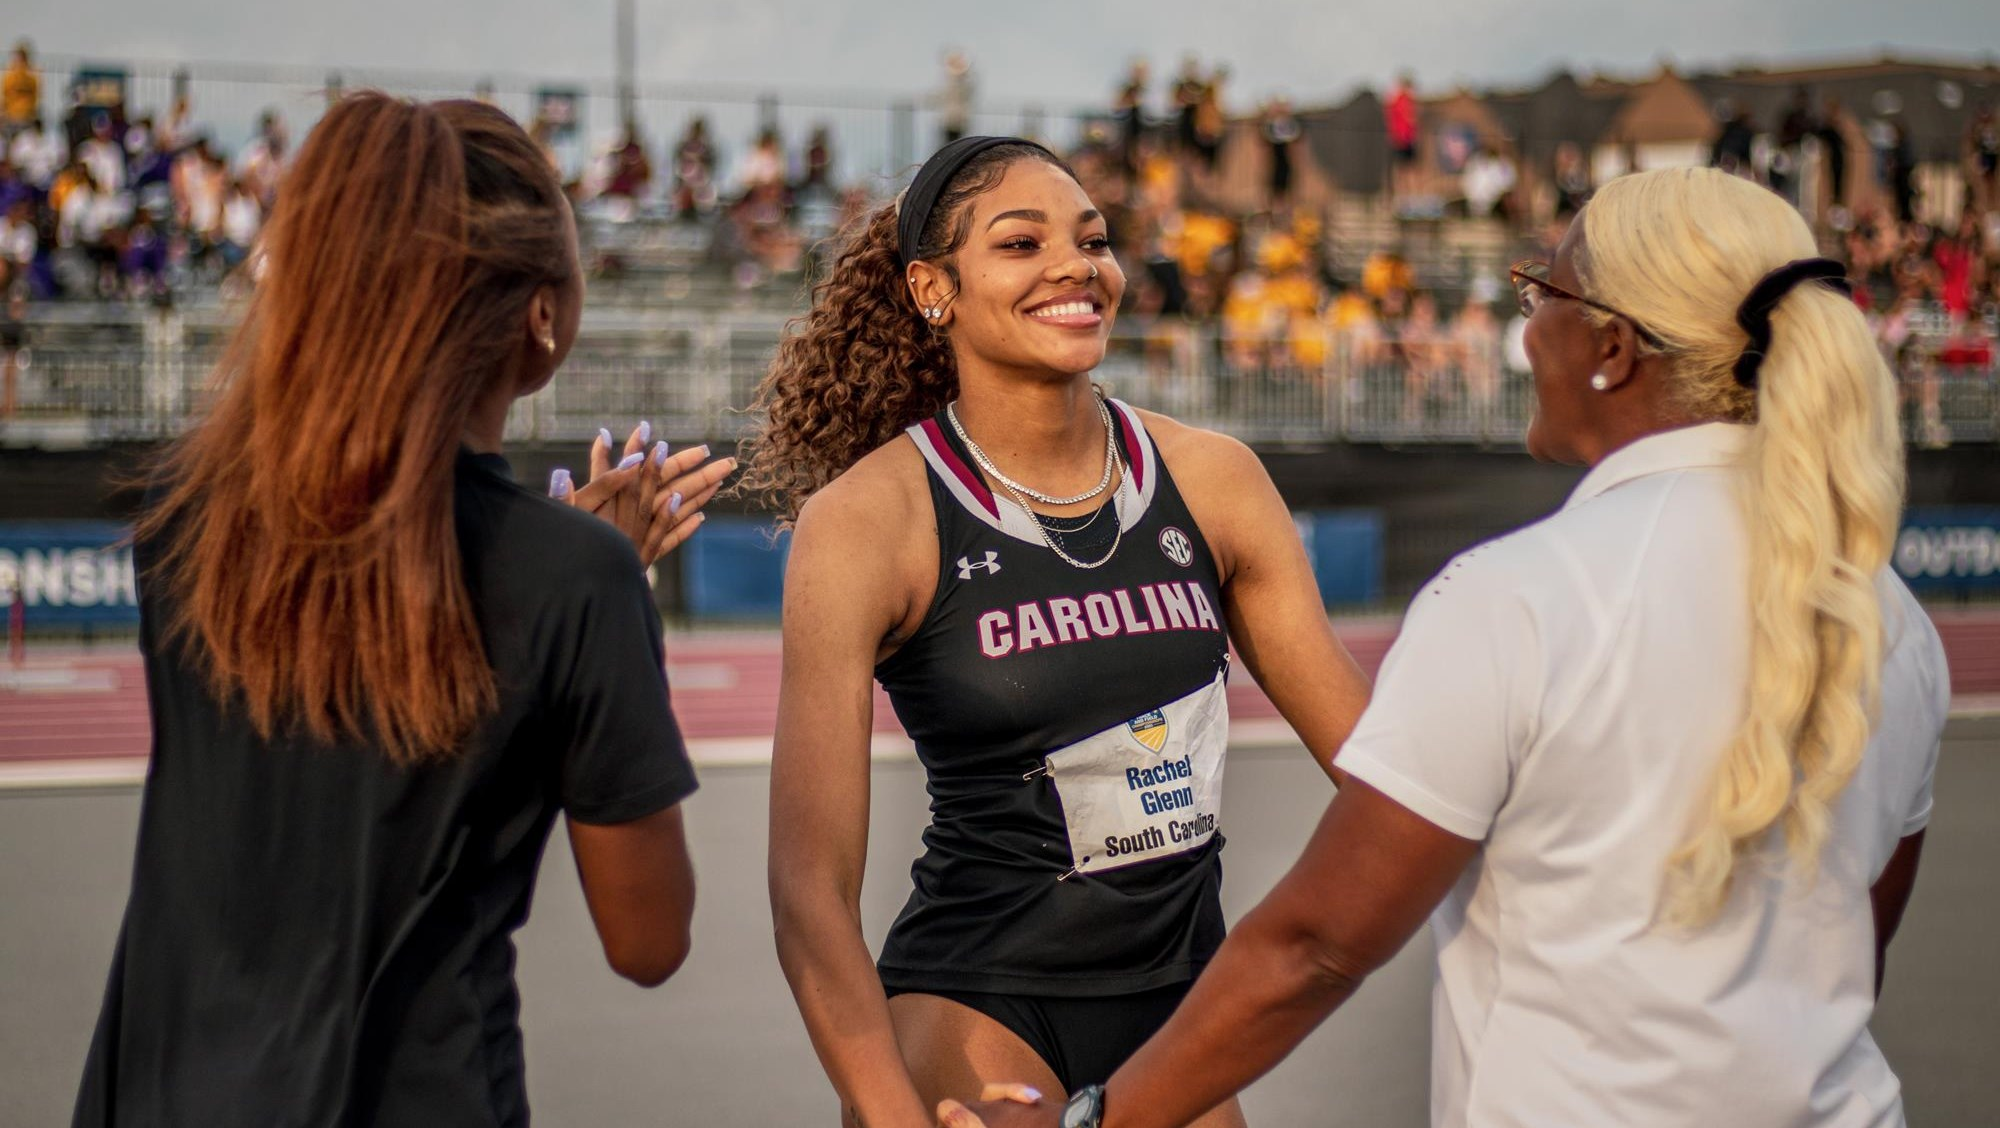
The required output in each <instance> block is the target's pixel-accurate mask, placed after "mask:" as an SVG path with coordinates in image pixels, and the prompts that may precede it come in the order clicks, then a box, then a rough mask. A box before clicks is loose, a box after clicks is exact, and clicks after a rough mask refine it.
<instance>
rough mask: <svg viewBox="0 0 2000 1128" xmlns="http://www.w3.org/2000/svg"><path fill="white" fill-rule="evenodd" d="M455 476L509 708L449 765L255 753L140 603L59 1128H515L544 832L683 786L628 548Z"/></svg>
mask: <svg viewBox="0 0 2000 1128" xmlns="http://www.w3.org/2000/svg"><path fill="white" fill-rule="evenodd" d="M457 475H458V479H457V490H456V516H457V527H458V536H459V545H460V548H461V551H462V553H463V558H464V562H465V577H466V582H467V585H468V587H469V589H470V591H471V595H472V600H473V606H474V608H475V613H476V615H477V618H478V622H479V629H480V632H481V636H482V639H483V641H484V645H485V648H486V652H487V657H488V659H489V661H490V662H491V664H492V666H493V669H494V672H495V674H496V675H497V677H498V682H499V686H500V707H499V710H498V712H497V713H496V714H495V715H494V716H492V717H491V718H489V719H488V721H487V722H485V723H484V724H483V725H482V727H481V728H480V730H479V731H478V732H477V733H476V734H475V736H474V738H473V740H472V741H471V744H470V747H468V748H467V749H466V750H465V752H464V753H463V754H461V755H459V756H457V757H455V758H453V759H450V760H448V761H446V762H443V763H438V764H435V765H432V766H427V767H422V768H400V767H397V766H395V765H394V764H392V763H391V762H390V760H389V759H388V757H387V756H385V755H384V754H383V753H382V752H381V751H380V750H379V749H377V748H375V747H372V746H370V745H368V744H365V743H358V742H349V743H342V744H338V745H335V746H331V747H329V746H326V745H323V744H320V743H318V742H315V741H312V740H310V739H308V738H302V737H301V738H279V739H273V740H263V739H260V738H259V737H258V736H257V735H256V733H255V731H254V730H253V729H252V728H251V727H250V725H249V724H248V722H247V721H246V720H245V719H244V718H243V716H242V714H241V711H240V710H226V709H224V708H223V707H222V706H221V705H219V704H218V702H217V701H216V699H215V698H214V697H213V695H212V694H211V693H210V692H209V691H208V689H207V686H206V684H205V682H204V681H203V679H202V677H201V675H200V672H199V670H198V668H197V667H196V666H195V665H194V664H193V663H192V662H191V661H190V659H189V658H188V656H187V655H186V654H185V653H184V652H183V650H182V648H178V647H169V646H167V645H165V644H164V643H163V642H162V639H161V634H160V625H161V623H162V621H163V616H164V615H165V614H166V613H167V612H169V611H170V610H171V609H170V608H168V607H165V606H163V605H162V603H163V600H164V598H165V597H164V595H163V593H162V591H161V590H160V585H157V584H155V585H144V586H142V590H141V593H140V594H141V600H140V606H141V623H142V627H141V630H142V635H141V648H142V649H143V651H144V654H145V662H146V679H147V688H148V692H149V695H150V699H151V708H152V717H153V758H152V767H151V771H150V773H149V775H148V778H147V781H146V794H145V802H144V807H143V811H142V813H141V816H140V827H139V844H138V857H137V861H136V863H135V865H134V867H133V878H132V892H131V899H130V902H129V903H128V905H127V907H126V911H125V922H124V926H123V929H122V931H121V932H120V935H119V939H118V948H117V953H116V955H115V956H114V957H113V961H112V967H111V975H110V983H109V985H108V987H107V988H106V991H105V999H104V1008H103V1011H102V1013H101V1015H100V1017H99V1020H98V1026H97V1033H96V1036H95V1038H94V1039H93V1042H92V1045H91V1050H90V1059H89V1062H88V1064H87V1065H86V1066H85V1071H84V1078H83V1085H82V1090H81V1093H80V1095H79V1097H78V1101H77V1110H76V1118H75V1123H76V1124H77V1125H93V1126H94V1125H108V1124H123V1125H176V1126H179V1125H202V1126H204V1128H218V1126H230V1125H242V1126H245V1128H249V1126H253V1125H254V1126H256V1128H276V1126H281V1125H315V1126H317V1125H327V1126H334V1125H342V1126H345V1125H422V1126H424V1128H458V1126H468V1128H469V1126H475V1125H476V1126H481V1128H487V1126H496V1125H524V1124H526V1123H527V1122H528V1108H527V1101H526V1090H525V1088H524V1085H523V1075H524V1073H523V1062H522V1054H521V1034H520V1028H519V1025H518V1022H517V1019H518V1014H519V1009H520V1008H519V998H518V996H517V994H516V991H515V986H514V945H513V940H512V933H513V931H514V930H515V929H516V928H518V927H519V926H520V925H521V923H522V922H523V921H524V920H526V919H527V915H528V907H529V903H530V900H531V897H532V894H533V890H534V882H535V873H536V870H537V868H538V866H539V863H540V861H541V857H542V849H543V846H544V845H545V844H546V842H547V841H548V835H549V831H550V828H551V826H552V825H553V823H554V820H555V816H556V814H557V812H558V811H561V812H565V813H567V814H568V815H569V817H571V818H573V819H576V820H578V821H581V822H586V823H600V824H602V823H617V822H623V821H627V820H630V819H635V818H638V817H641V816H643V815H647V814H651V813H653V812H655V811H659V810H662V809H664V808H666V807H669V806H671V805H673V804H674V803H677V802H679V801H680V800H681V799H683V798H685V797H686V796H687V795H689V794H690V793H691V792H693V790H694V788H695V780H694V773H693V769H692V768H691V767H690V765H689V763H688V759H687V754H686V752H685V750H684V749H683V747H682V744H681V738H680V732H679V730H678V728H677V727H676V725H675V723H674V717H673V713H672V711H671V710H670V708H669V705H668V700H667V687H666V676H665V672H664V669H663V665H662V643H661V636H660V624H659V618H658V615H657V613H656V612H655V610H654V608H653V603H652V599H651V597H650V593H649V592H648V590H647V586H646V582H645V577H644V574H643V573H642V571H641V569H640V567H639V562H638V558H637V556H636V554H635V553H634V552H633V549H632V546H631V544H630V543H629V542H628V541H626V539H625V538H624V537H623V536H622V535H620V534H619V533H618V532H617V530H615V529H614V528H612V527H611V526H610V525H608V524H606V523H604V522H601V521H599V520H598V519H596V518H594V517H591V516H589V515H588V514H585V513H581V512H579V511H577V510H574V509H571V508H569V507H566V506H563V505H560V504H558V503H555V502H552V501H550V500H549V499H547V498H545V497H541V496H538V495H536V494H534V493H532V492H530V491H528V490H525V489H523V488H521V487H520V486H518V485H516V484H515V483H514V482H513V481H512V479H511V477H510V476H509V474H508V469H507V464H506V463H505V462H504V461H503V460H501V459H500V458H499V457H498V456H494V455H473V454H470V453H461V455H460V457H459V460H458V467H457ZM152 548H153V546H152V545H150V544H147V543H141V544H140V545H138V547H137V551H138V554H139V563H140V565H141V567H142V568H143V567H145V566H146V564H147V563H148V562H149V560H150V558H151V556H152V551H151V550H152Z"/></svg>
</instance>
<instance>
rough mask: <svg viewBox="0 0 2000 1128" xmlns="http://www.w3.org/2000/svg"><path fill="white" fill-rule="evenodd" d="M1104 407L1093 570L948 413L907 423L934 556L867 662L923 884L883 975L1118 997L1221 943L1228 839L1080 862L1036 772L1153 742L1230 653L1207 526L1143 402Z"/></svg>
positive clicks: (1160, 979) (955, 986)
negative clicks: (1100, 533) (1184, 494)
mask: <svg viewBox="0 0 2000 1128" xmlns="http://www.w3.org/2000/svg"><path fill="white" fill-rule="evenodd" d="M1111 414H1112V418H1113V420H1114V423H1115V426H1116V429H1117V438H1118V446H1119V454H1120V456H1121V458H1122V460H1123V462H1124V467H1125V469H1124V473H1123V475H1122V481H1121V484H1120V486H1119V489H1118V495H1117V497H1116V499H1115V500H1114V502H1113V503H1112V507H1113V509H1114V510H1115V512H1109V511H1108V512H1106V513H1104V514H1102V515H1101V516H1100V518H1099V523H1100V524H1103V523H1104V522H1108V521H1109V520H1111V519H1112V518H1113V517H1116V518H1117V519H1118V520H1120V521H1121V523H1122V526H1123V531H1124V535H1123V539H1122V541H1121V542H1120V544H1119V546H1118V549H1117V552H1116V554H1115V556H1114V557H1113V558H1112V559H1111V560H1110V561H1109V562H1107V563H1106V564H1104V565H1103V566H1102V567H1099V568H1095V569H1089V570H1085V569H1079V568H1076V567H1074V566H1072V565H1070V564H1068V563H1066V562H1064V561H1063V560H1062V559H1060V558H1059V557H1057V556H1056V555H1055V553H1053V552H1051V551H1050V550H1049V548H1048V546H1047V545H1046V544H1044V543H1043V542H1042V540H1041V537H1040V535H1039V534H1038V533H1037V531H1036V529H1035V526H1034V524H1033V518H1032V517H1030V516H1029V515H1028V514H1027V513H1025V512H1024V511H1022V510H1021V508H1020V507H1019V506H1017V505H1016V504H1014V503H1013V502H1012V501H1010V500H1009V499H1008V498H1007V497H1006V496H1005V495H1004V494H1000V495H996V494H995V493H994V492H993V491H992V490H990V489H989V488H988V487H987V485H986V483H985V481H984V480H983V479H982V478H981V476H980V474H979V471H978V470H977V469H975V468H974V464H973V461H972V459H971V457H970V456H969V455H968V453H967V451H966V450H965V448H964V445H963V444H962V443H961V442H960V441H959V439H958V437H957V436H956V435H955V434H954V433H953V428H952V427H951V425H950V423H949V421H948V420H946V418H945V417H944V416H943V415H942V414H940V415H938V416H937V417H935V418H932V419H928V420H925V421H924V422H922V423H919V424H917V425H916V426H914V427H911V428H910V429H909V432H908V433H909V435H910V437H911V438H912V439H913V440H914V441H915V442H916V444H917V448H918V449H919V450H920V451H922V452H923V456H924V460H925V462H926V463H928V470H929V481H930V489H931V502H932V505H933V506H934V508H935V510H936V514H937V527H938V538H939V543H938V548H939V563H940V568H939V572H938V585H937V594H936V596H935V598H934V599H933V601H932V604H931V608H930V610H929V612H928V614H927V615H926V616H925V618H924V621H923V623H922V625H921V626H919V627H918V628H917V631H916V633H915V634H914V635H912V636H911V638H910V640H909V641H908V642H907V643H905V644H904V645H903V647H902V648H901V649H899V650H897V651H896V652H895V653H894V654H892V655H891V656H890V657H889V658H888V659H887V660H885V661H883V662H882V663H881V664H880V665H879V666H877V667H876V677H877V678H878V680H880V681H881V683H882V688H883V689H884V690H885V691H886V692H887V693H888V696H889V700H890V702H891V704H892V705H893V706H894V708H895V710H896V716H897V717H898V718H899V719H900V720H901V721H902V724H903V728H904V729H905V731H907V732H908V733H909V735H910V737H911V738H912V740H913V741H914V742H915V744H916V750H917V756H918V759H919V760H921V761H922V763H923V765H924V768H925V770H926V772H927V773H928V780H929V782H928V786H929V791H930V800H931V824H930V826H929V828H927V829H926V830H925V831H924V836H923V838H924V854H923V856H922V857H920V858H918V859H917V861H916V863H915V864H914V865H913V866H912V867H911V877H912V879H913V881H914V885H915V888H914V889H913V890H912V891H911V894H910V899H909V901H908V903H907V904H906V905H905V906H904V907H903V911H902V913H901V915H900V916H898V917H897V919H896V922H895V925H894V926H893V927H892V928H891V929H890V931H889V936H888V939H887V941H886V942H885V944H884V945H883V949H882V956H881V959H880V961H879V968H880V971H881V975H882V981H883V983H884V985H885V986H888V987H890V988H894V989H897V990H905V991H922V990H927V989H928V990H962V991H989V992H1002V993H1017V994H1036V995H1063V996H1092V995H1116V994H1124V993H1128V992H1134V991H1142V990H1147V989H1149V988H1153V987H1158V986H1162V985H1166V984H1170V983H1178V982H1184V981H1186V980H1188V979H1190V978H1192V977H1193V976H1194V975H1195V974H1196V973H1197V972H1198V971H1199V970H1200V968H1201V965H1202V964H1203V963H1205V962H1206V961H1207V960H1208V958H1209V957H1210V956H1212V955H1213V954H1214V952H1215V949H1216V947H1217V946H1219V945H1220V944H1221V942H1222V938H1223V920H1222V906H1221V902H1220V899H1219V895H1218V894H1219V889H1220V886H1221V881H1222V863H1221V856H1220V855H1221V849H1222V836H1221V834H1220V833H1207V834H1205V835H1204V837H1203V838H1202V839H1201V840H1200V845H1199V846H1195V847H1193V848H1190V849H1186V850H1182V851H1181V852H1177V853H1170V854H1168V855H1167V856H1162V857H1154V858H1151V859H1150V860H1145V861H1141V862H1137V863H1135V864H1130V865H1126V866H1123V868H1116V869H1110V870H1107V871H1104V872H1076V870H1077V866H1078V864H1079V859H1078V858H1076V857H1074V856H1073V851H1072V848H1071V844H1070V839H1069V835H1068V830H1067V828H1066V824H1065V821H1064V811H1063V803H1062V799H1061V798H1060V796H1059V794H1058V791H1057V787H1056V785H1055V783H1054V781H1053V780H1052V779H1051V778H1050V776H1049V774H1048V771H1047V770H1046V769H1045V768H1044V758H1045V757H1047V756H1049V755H1050V754H1051V753H1053V752H1056V751H1057V750H1060V749H1063V748H1065V747H1067V746H1070V745H1073V744H1076V743H1077V742H1079V741H1082V740H1084V738H1086V737H1091V736H1092V735H1093V734H1100V733H1104V732H1105V731H1106V730H1109V729H1113V728H1115V727H1117V726H1124V725H1128V724H1129V725H1130V726H1131V727H1132V731H1133V732H1134V734H1136V735H1138V738H1139V739H1140V740H1141V741H1142V742H1144V743H1145V744H1146V745H1148V746H1150V747H1153V748H1157V747H1159V743H1158V735H1157V734H1152V735H1154V739H1147V735H1148V734H1145V733H1144V732H1143V730H1144V729H1146V728H1147V726H1148V725H1151V726H1155V727H1157V726H1161V725H1163V724H1164V721H1162V720H1161V719H1160V714H1157V713H1155V712H1154V711H1155V710H1159V709H1161V708H1162V707H1163V706H1165V705H1166V704H1168V703H1170V702H1174V701H1176V700H1177V699H1181V698H1184V697H1187V696H1188V695H1190V694H1195V693H1197V692H1199V691H1202V690H1204V688H1205V687H1210V686H1211V685H1213V684H1214V683H1215V682H1216V681H1217V679H1218V676H1219V675H1220V674H1221V673H1222V671H1223V670H1224V669H1225V667H1226V664H1227V662H1228V639H1227V635H1226V633H1225V630H1224V625H1223V622H1222V618H1221V607H1222V601H1221V593H1220V587H1221V585H1220V582H1219V577H1218V576H1217V573H1216V569H1215V562H1214V558H1213V557H1212V556H1211V555H1210V554H1209V550H1208V545H1207V543H1206V542H1205V541H1204V540H1203V539H1202V535H1201V530H1200V529H1199V528H1197V527H1196V525H1195V523H1194V519H1193V518H1192V517H1191V516H1190V515H1189V513H1188V509H1187V506H1186V504H1185V503H1184V502H1183V501H1182V500H1181V496H1180V492H1179V491H1178V490H1177V489H1175V487H1174V481H1173V478H1172V477H1171V476H1169V475H1168V474H1167V471H1166V467H1165V466H1164V465H1163V464H1162V463H1161V461H1160V458H1159V453H1158V450H1157V448H1156V447H1155V446H1154V445H1153V441H1152V438H1151V436H1150V435H1148V434H1147V433H1146V430H1145V427H1144V425H1143V424H1141V423H1140V421H1139V417H1138V414H1137V413H1136V412H1134V411H1133V410H1132V409H1130V408H1129V407H1127V406H1125V405H1124V404H1122V403H1119V402H1118V401H1116V400H1113V401H1111ZM1106 527H1107V528H1108V526H1106ZM1062 543H1063V544H1064V547H1065V549H1067V550H1069V551H1070V553H1071V555H1073V556H1077V557H1078V558H1079V559H1084V560H1095V559H1098V558H1099V557H1101V556H1102V555H1103V552H1104V548H1105V547H1108V538H1107V543H1106V544H1105V545H1102V546H1099V547H1096V548H1095V549H1094V550H1091V549H1085V548H1080V547H1072V542H1071V541H1070V540H1067V539H1065V540H1064V541H1063V542H1062ZM1219 692H1220V691H1219V687H1217V688H1216V693H1217V694H1218V695H1219ZM1133 749H1134V751H1136V752H1140V753H1143V752H1144V751H1145V749H1143V748H1137V747H1136V746H1133ZM1133 763H1134V765H1135V766H1134V771H1135V772H1136V771H1140V770H1145V771H1148V772H1151V771H1153V770H1154V769H1153V768H1152V767H1147V766H1145V764H1144V759H1143V757H1142V756H1141V757H1135V759H1134V761H1133ZM1116 770H1117V771H1119V772H1122V771H1123V770H1124V769H1123V768H1122V767H1119V768H1117V769H1116ZM1176 770H1183V771H1184V770H1185V769H1184V768H1180V769H1176V768H1174V767H1173V766H1172V765H1169V766H1168V767H1167V768H1166V769H1164V770H1163V771H1162V773H1161V774H1163V775H1166V776H1171V774H1172V773H1173V772H1174V771H1176ZM1132 778H1133V780H1134V781H1135V785H1136V783H1137V782H1138V781H1139V780H1140V779H1141V778H1142V777H1141V776H1139V775H1134V776H1133V777H1132ZM1143 778H1144V779H1145V780H1146V781H1147V782H1149V783H1150V782H1151V780H1152V778H1153V777H1152V776H1151V775H1146V776H1144V777H1143ZM1170 782H1171V781H1170ZM1217 783H1218V786H1219V779H1218V780H1217ZM1164 790H1167V791H1171V790H1174V789H1173V788H1171V787H1168V788H1165V789H1164ZM1167 801H1168V802H1170V803H1171V802H1173V800H1172V799H1171V797H1169V799H1168V800H1167ZM1151 809H1152V808H1151V806H1149V808H1148V810H1149V811H1150V810H1151ZM1162 825H1166V824H1165V823H1163V824H1162ZM1184 825H1185V824H1184ZM1211 826H1212V823H1211ZM1170 829H1171V828H1170ZM1147 833H1148V834H1153V833H1155V832H1153V831H1147ZM1176 834H1178V831H1176ZM1169 849H1171V848H1169Z"/></svg>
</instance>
